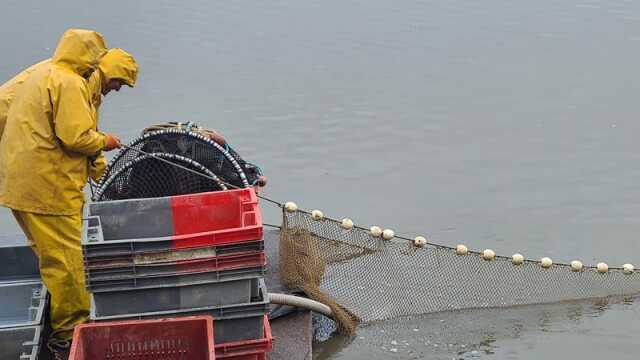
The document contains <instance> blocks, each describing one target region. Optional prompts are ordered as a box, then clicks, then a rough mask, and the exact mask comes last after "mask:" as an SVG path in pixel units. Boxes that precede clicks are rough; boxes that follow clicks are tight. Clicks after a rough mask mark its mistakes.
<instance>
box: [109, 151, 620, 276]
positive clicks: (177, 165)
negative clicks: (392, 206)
mask: <svg viewBox="0 0 640 360" xmlns="http://www.w3.org/2000/svg"><path fill="white" fill-rule="evenodd" d="M122 147H123V148H125V149H128V150H132V151H135V152H138V153H140V154H142V155H146V156H149V157H152V158H155V159H156V160H158V161H162V162H165V163H167V164H169V165H172V166H176V167H178V168H180V169H182V170H185V171H188V172H191V173H193V174H195V175H198V176H201V177H204V178H207V179H209V180H212V181H216V182H221V183H223V184H225V185H226V186H228V187H230V188H233V189H240V187H238V186H236V185H233V184H229V183H227V182H225V181H223V180H220V179H216V178H214V177H211V176H208V175H206V174H203V173H200V172H198V171H196V170H193V169H189V168H187V167H184V166H182V165H180V164H176V163H174V162H172V161H170V160H167V159H163V158H161V157H159V156H156V155H155V154H152V153H148V152H146V151H144V150H140V149H136V148H133V147H130V146H128V145H124V144H123V145H122ZM257 197H258V198H260V199H262V200H265V201H267V202H270V203H272V204H274V205H276V206H278V207H280V208H282V209H283V211H288V210H287V209H286V207H287V204H289V203H282V202H279V201H277V200H273V199H270V198H268V197H265V196H262V195H257ZM294 206H295V204H294ZM294 211H299V212H301V213H304V214H307V215H311V216H312V217H313V215H314V212H316V211H318V210H313V211H307V210H303V209H298V208H297V206H296V208H295V210H294ZM320 214H321V215H320V218H319V219H317V220H318V221H320V220H328V221H331V222H335V223H342V221H341V220H337V219H334V218H331V217H327V216H324V214H322V213H321V212H320ZM352 228H353V229H358V230H362V231H368V232H370V230H371V229H367V228H365V227H362V226H358V225H355V224H354V225H353V226H352ZM387 230H388V229H387ZM376 237H378V236H376ZM391 237H392V238H397V239H400V240H405V241H408V242H412V243H413V242H414V239H410V238H408V237H405V236H402V235H395V233H394V234H393V235H392V236H391ZM425 246H433V247H436V248H441V249H447V250H452V251H456V247H452V246H447V245H442V244H434V243H431V242H427V243H426V244H425ZM466 254H472V255H478V256H483V252H481V251H474V250H466V253H465V255H466ZM492 259H500V260H508V261H512V260H513V259H512V258H511V257H508V256H504V255H495V254H494V255H493V257H492ZM540 262H541V261H539V260H531V259H523V260H522V262H521V263H520V264H522V263H530V264H540ZM518 265H519V264H518ZM552 265H555V266H558V267H566V268H572V265H571V264H568V263H555V262H554V263H552ZM606 268H607V271H609V270H614V271H625V272H626V269H625V267H624V266H618V267H609V266H606ZM582 269H584V270H586V269H591V270H599V269H600V267H599V266H598V265H596V266H593V265H591V266H583V267H582Z"/></svg>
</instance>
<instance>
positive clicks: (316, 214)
mask: <svg viewBox="0 0 640 360" xmlns="http://www.w3.org/2000/svg"><path fill="white" fill-rule="evenodd" d="M311 218H312V219H313V220H316V221H317V220H322V219H324V213H322V211H320V210H313V211H312V212H311Z"/></svg>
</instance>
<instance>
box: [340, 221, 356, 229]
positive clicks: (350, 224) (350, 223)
mask: <svg viewBox="0 0 640 360" xmlns="http://www.w3.org/2000/svg"><path fill="white" fill-rule="evenodd" d="M340 226H341V227H342V228H343V229H345V230H351V229H353V220H351V219H349V218H344V219H342V222H341V223H340Z"/></svg>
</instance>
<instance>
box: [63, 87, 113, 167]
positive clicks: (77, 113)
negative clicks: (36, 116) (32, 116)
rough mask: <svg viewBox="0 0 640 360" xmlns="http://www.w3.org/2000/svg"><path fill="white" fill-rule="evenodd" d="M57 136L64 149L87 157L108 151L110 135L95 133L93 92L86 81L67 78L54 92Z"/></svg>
mask: <svg viewBox="0 0 640 360" xmlns="http://www.w3.org/2000/svg"><path fill="white" fill-rule="evenodd" d="M51 100H52V104H53V122H54V125H55V133H56V136H57V137H58V139H60V141H61V142H62V144H63V145H64V147H66V148H67V149H69V150H71V151H75V152H78V153H81V154H85V155H95V154H97V153H98V152H99V151H100V150H102V149H104V148H105V144H106V137H107V136H106V135H105V134H103V133H100V132H98V131H95V130H93V118H92V116H93V115H92V112H91V105H90V104H89V90H88V88H87V85H86V83H84V80H82V79H81V78H79V77H78V79H77V80H76V79H65V80H63V81H61V82H60V83H58V84H57V86H54V87H53V88H52V89H51Z"/></svg>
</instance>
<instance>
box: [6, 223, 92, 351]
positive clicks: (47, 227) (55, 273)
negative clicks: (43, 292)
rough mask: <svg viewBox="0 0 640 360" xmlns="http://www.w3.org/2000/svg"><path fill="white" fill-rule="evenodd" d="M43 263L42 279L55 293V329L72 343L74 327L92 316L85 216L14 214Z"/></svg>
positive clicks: (53, 317)
mask: <svg viewBox="0 0 640 360" xmlns="http://www.w3.org/2000/svg"><path fill="white" fill-rule="evenodd" d="M13 216H14V217H15V218H16V220H17V221H18V224H20V227H21V228H22V230H23V231H24V233H25V235H26V237H27V239H28V241H29V245H30V246H31V248H32V249H33V251H34V252H35V254H36V256H38V260H39V261H40V276H41V277H42V280H43V281H44V284H45V285H46V286H47V289H48V290H49V293H50V294H51V312H50V313H51V327H52V329H53V330H54V331H59V335H57V337H58V338H60V339H62V340H69V339H71V337H72V335H73V327H74V326H76V325H78V324H82V323H84V322H86V321H87V319H88V317H89V294H88V293H87V291H86V289H85V286H84V268H83V261H82V249H81V247H80V236H81V233H82V216H81V214H78V215H61V216H59V215H41V214H34V213H29V212H22V211H16V210H14V211H13Z"/></svg>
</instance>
